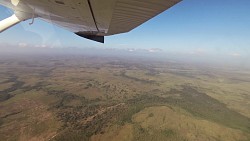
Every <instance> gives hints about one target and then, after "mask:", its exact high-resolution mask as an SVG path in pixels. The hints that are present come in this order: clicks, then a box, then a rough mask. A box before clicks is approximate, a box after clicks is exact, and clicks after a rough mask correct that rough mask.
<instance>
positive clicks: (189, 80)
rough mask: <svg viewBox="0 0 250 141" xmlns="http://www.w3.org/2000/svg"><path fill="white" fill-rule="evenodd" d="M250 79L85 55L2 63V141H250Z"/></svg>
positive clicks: (223, 71) (236, 72)
mask: <svg viewBox="0 0 250 141" xmlns="http://www.w3.org/2000/svg"><path fill="white" fill-rule="evenodd" d="M249 107H250V71H249V70H240V69H239V68H238V69H234V68H219V67H209V66H206V65H198V64H191V63H181V62H174V61H159V60H153V59H145V58H144V59H142V58H140V59H139V58H130V59H125V58H122V57H100V56H99V57H98V56H86V55H68V56H67V55H54V56H52V55H51V56H50V55H47V56H46V55H41V56H27V57H24V56H22V57H21V56H16V57H0V140H2V141H8V140H9V141H16V140H17V141H27V140H32V141H43V140H44V141H48V140H50V141H64V140H65V141H68V140H74V141H117V140H119V141H165V140H168V141H250V108H249Z"/></svg>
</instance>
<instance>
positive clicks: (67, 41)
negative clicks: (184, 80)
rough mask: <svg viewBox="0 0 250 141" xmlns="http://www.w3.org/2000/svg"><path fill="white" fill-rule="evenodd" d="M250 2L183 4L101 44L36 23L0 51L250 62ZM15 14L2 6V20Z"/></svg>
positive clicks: (8, 36)
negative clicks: (143, 52) (96, 51)
mask: <svg viewBox="0 0 250 141" xmlns="http://www.w3.org/2000/svg"><path fill="white" fill-rule="evenodd" d="M249 7H250V1H249V0H183V1H182V2H180V3H179V4H177V5H175V6H174V7H172V8H170V9H169V10H167V11H165V12H163V13H162V14H160V15H158V16H157V17H155V18H153V19H151V20H150V21H148V22H146V23H144V24H143V25H141V26H139V27H138V28H136V29H134V30H132V31H131V32H129V33H124V34H119V35H114V36H109V37H106V38H105V44H100V43H97V42H93V41H90V40H86V39H84V38H81V37H78V36H76V35H75V34H73V33H71V32H69V31H67V30H65V29H62V28H60V27H57V26H55V25H52V24H49V23H46V22H44V21H42V20H39V19H36V20H35V23H34V24H33V25H31V26H30V25H29V24H28V23H29V22H31V21H26V22H22V23H21V24H18V25H16V26H14V27H13V28H11V29H9V30H6V31H4V32H3V33H1V34H0V46H8V45H12V46H20V47H25V46H32V47H44V48H46V47H48V48H50V47H55V48H67V47H77V48H83V49H84V48H85V47H93V48H94V47H95V48H115V49H129V50H130V51H133V50H139V49H147V50H151V51H152V49H155V50H157V51H158V50H159V51H163V52H167V53H177V54H192V55H212V56H217V57H218V56H231V57H249V56H250V8H249ZM11 14H12V11H11V10H9V9H6V8H5V7H3V6H1V7H0V19H4V18H6V17H8V16H10V15H11Z"/></svg>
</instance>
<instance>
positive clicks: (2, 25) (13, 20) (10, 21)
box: [0, 14, 21, 33]
mask: <svg viewBox="0 0 250 141" xmlns="http://www.w3.org/2000/svg"><path fill="white" fill-rule="evenodd" d="M20 22H21V20H19V19H18V18H17V16H16V15H15V14H13V15H12V16H10V17H9V18H6V19H4V20H2V21H0V33H1V32H3V31H4V30H6V29H8V28H10V27H12V26H14V25H16V24H18V23H20Z"/></svg>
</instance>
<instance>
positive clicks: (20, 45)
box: [18, 43, 28, 48]
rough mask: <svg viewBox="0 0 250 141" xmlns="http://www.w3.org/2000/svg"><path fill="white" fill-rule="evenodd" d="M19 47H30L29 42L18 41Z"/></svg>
mask: <svg viewBox="0 0 250 141" xmlns="http://www.w3.org/2000/svg"><path fill="white" fill-rule="evenodd" d="M18 47H21V48H23V47H28V44H27V43H18Z"/></svg>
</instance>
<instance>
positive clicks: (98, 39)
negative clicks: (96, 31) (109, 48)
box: [75, 32, 104, 43]
mask: <svg viewBox="0 0 250 141" xmlns="http://www.w3.org/2000/svg"><path fill="white" fill-rule="evenodd" d="M75 34H76V35H78V36H80V37H83V38H86V39H89V40H92V41H96V42H99V43H104V36H97V35H88V34H83V33H81V32H77V33H75Z"/></svg>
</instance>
